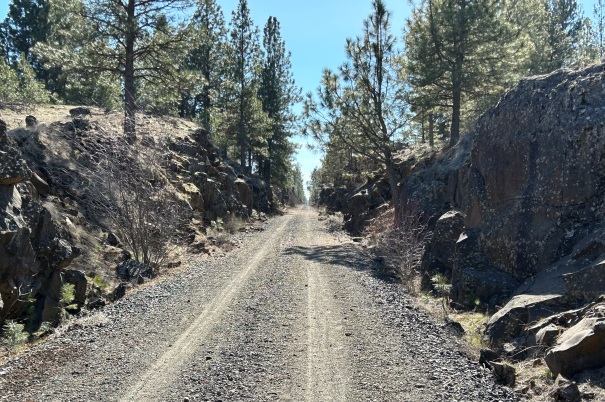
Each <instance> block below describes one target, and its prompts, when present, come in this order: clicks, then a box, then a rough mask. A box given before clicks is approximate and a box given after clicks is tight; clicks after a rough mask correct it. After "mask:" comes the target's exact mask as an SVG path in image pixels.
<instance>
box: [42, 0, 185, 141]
mask: <svg viewBox="0 0 605 402" xmlns="http://www.w3.org/2000/svg"><path fill="white" fill-rule="evenodd" d="M59 1H61V0H59ZM75 6H76V7H75V9H76V10H77V12H76V15H75V16H74V18H75V19H77V20H78V21H79V22H80V28H84V30H85V32H86V33H85V37H84V38H83V37H82V36H81V35H82V33H81V32H80V33H78V32H74V31H73V27H65V29H63V30H62V32H60V33H59V34H60V35H61V36H62V38H63V41H62V42H63V43H56V42H51V43H47V44H46V45H45V46H44V47H43V48H42V49H41V52H40V53H41V54H45V55H46V57H47V62H48V63H49V64H50V65H52V66H64V65H65V61H66V60H65V56H67V57H68V60H69V61H70V63H69V67H68V68H69V69H71V70H73V71H75V72H84V73H90V72H94V73H109V74H112V75H115V76H117V77H119V78H120V80H121V82H122V85H123V102H124V114H125V116H124V133H125V134H126V135H127V136H129V137H132V136H134V135H135V132H136V124H135V112H136V110H137V82H141V81H155V82H157V83H158V84H159V83H164V84H166V83H168V82H170V79H171V77H172V76H173V71H172V69H171V66H172V63H171V61H172V60H170V58H169V54H170V52H173V51H175V50H180V49H181V48H182V47H183V43H184V39H185V35H184V31H183V29H182V26H178V25H176V24H175V23H172V22H173V21H170V18H171V17H170V16H171V15H174V13H176V12H177V11H178V10H181V9H183V8H184V7H185V6H186V3H185V2H184V1H183V0H86V1H84V2H83V3H82V5H81V6H78V5H77V4H76V5H75ZM82 39H85V40H84V41H82ZM74 41H75V42H78V43H77V45H75V42H74ZM65 42H67V43H65ZM56 45H58V47H56ZM69 45H71V48H70V49H67V46H69ZM74 45H75V46H74ZM66 52H67V54H66ZM53 54H54V55H59V56H58V57H57V56H51V55H53ZM61 56H63V57H61ZM65 68H66V67H64V69H65Z"/></svg>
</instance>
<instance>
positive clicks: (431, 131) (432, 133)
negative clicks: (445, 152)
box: [429, 113, 435, 148]
mask: <svg viewBox="0 0 605 402" xmlns="http://www.w3.org/2000/svg"><path fill="white" fill-rule="evenodd" d="M434 120H435V116H434V115H433V113H429V145H430V147H431V148H433V146H434V145H435V121H434Z"/></svg>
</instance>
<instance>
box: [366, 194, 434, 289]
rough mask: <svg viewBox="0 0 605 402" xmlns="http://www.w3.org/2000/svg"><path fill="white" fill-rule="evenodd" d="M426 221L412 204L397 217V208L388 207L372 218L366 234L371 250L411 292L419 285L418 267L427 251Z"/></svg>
mask: <svg viewBox="0 0 605 402" xmlns="http://www.w3.org/2000/svg"><path fill="white" fill-rule="evenodd" d="M426 234H427V228H426V225H425V224H424V223H423V221H422V212H421V211H419V210H418V209H417V208H415V207H412V206H410V205H408V206H406V207H405V208H404V209H403V211H402V212H401V214H400V221H399V222H396V221H395V211H394V209H393V208H388V209H386V210H385V211H384V212H382V213H381V214H380V215H378V217H376V218H375V219H373V220H372V221H371V222H370V223H369V225H368V226H367V229H366V230H365V233H364V235H365V237H366V238H367V241H368V243H369V246H370V249H371V250H372V252H373V253H374V254H375V255H376V256H378V257H380V258H381V259H384V263H385V266H387V267H389V268H390V269H391V270H392V271H394V274H395V275H396V276H397V277H398V278H399V279H400V280H401V282H402V283H403V284H404V285H405V286H406V288H407V290H408V291H409V292H411V293H416V292H417V289H418V284H417V282H418V268H419V266H420V261H421V259H422V254H423V252H424V245H425V237H426Z"/></svg>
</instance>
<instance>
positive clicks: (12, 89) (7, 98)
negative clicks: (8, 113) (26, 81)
mask: <svg viewBox="0 0 605 402" xmlns="http://www.w3.org/2000/svg"><path fill="white" fill-rule="evenodd" d="M0 82H1V83H2V85H0V106H6V105H7V104H11V103H14V102H17V101H18V100H19V78H18V76H17V72H16V71H15V70H14V69H13V68H11V67H10V66H9V65H8V63H7V62H6V60H4V59H0Z"/></svg>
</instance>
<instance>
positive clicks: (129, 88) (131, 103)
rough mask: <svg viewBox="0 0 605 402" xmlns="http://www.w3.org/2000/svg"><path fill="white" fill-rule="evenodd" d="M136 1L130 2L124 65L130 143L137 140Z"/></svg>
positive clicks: (125, 113)
mask: <svg viewBox="0 0 605 402" xmlns="http://www.w3.org/2000/svg"><path fill="white" fill-rule="evenodd" d="M134 6H135V0H128V7H127V9H126V13H127V20H126V21H127V22H126V23H127V24H128V27H127V33H126V38H125V41H126V54H125V64H124V135H125V136H126V138H127V140H128V141H129V142H134V140H135V139H136V121H135V114H136V109H137V105H136V87H135V83H134V80H135V75H134V42H135V33H136V20H135V9H134Z"/></svg>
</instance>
